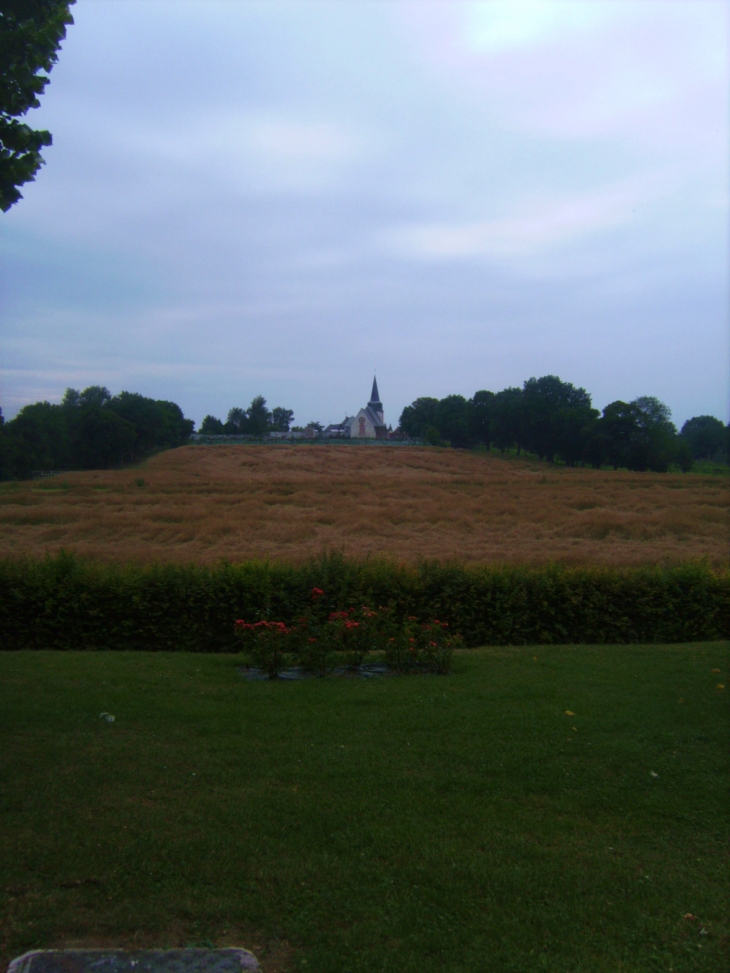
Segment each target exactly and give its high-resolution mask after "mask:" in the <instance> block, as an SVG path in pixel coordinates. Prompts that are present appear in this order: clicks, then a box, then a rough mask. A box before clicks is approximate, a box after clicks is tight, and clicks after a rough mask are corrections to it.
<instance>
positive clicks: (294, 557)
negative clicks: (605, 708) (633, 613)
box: [0, 445, 730, 566]
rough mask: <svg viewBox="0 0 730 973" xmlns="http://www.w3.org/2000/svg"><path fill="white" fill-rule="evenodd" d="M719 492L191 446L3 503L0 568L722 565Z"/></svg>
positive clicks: (722, 495)
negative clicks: (44, 564) (50, 556)
mask: <svg viewBox="0 0 730 973" xmlns="http://www.w3.org/2000/svg"><path fill="white" fill-rule="evenodd" d="M728 486H729V485H728V481H727V479H725V478H719V477H709V476H708V477H704V476H695V475H682V474H676V475H675V474H654V473H628V472H618V473H614V472H608V471H594V470H582V469H580V470H578V469H567V468H551V467H548V466H546V465H544V464H539V463H534V462H529V461H525V460H515V459H504V458H502V457H500V456H498V455H487V454H485V453H482V454H479V453H470V452H460V451H455V450H448V449H444V450H441V449H426V448H423V449H420V448H377V447H348V446H309V445H307V446H287V445H282V446H219V447H204V446H188V447H184V448H182V449H177V450H172V451H169V452H165V453H162V454H160V455H158V456H156V457H154V458H153V459H151V460H149V461H148V462H147V463H146V464H145V465H144V466H142V467H141V468H140V469H138V470H116V471H107V472H99V471H91V472H86V473H71V474H67V475H65V476H63V477H57V478H53V479H48V480H45V481H33V482H29V483H19V484H17V483H16V484H3V485H2V487H1V488H0V522H1V523H2V532H1V534H0V555H17V554H32V555H42V554H44V553H46V552H49V553H55V552H57V551H58V550H59V549H60V548H65V549H67V550H71V551H75V552H77V553H79V554H83V555H87V556H90V557H93V558H95V559H100V560H105V561H118V562H119V561H137V562H149V561H154V560H159V561H199V562H213V561H217V560H220V559H221V558H227V559H228V560H231V561H241V560H245V559H248V558H269V559H286V560H290V561H301V560H303V559H306V558H307V557H309V556H311V555H316V554H319V553H321V552H323V551H326V550H328V551H342V552H343V553H344V554H345V555H347V556H352V557H364V556H368V555H385V556H387V557H392V558H395V559H398V560H401V561H407V560H414V559H417V558H438V559H441V560H449V559H458V560H460V561H468V562H512V563H515V562H521V563H531V564H540V563H544V562H546V561H551V560H553V561H559V562H563V563H566V564H604V565H615V566H619V565H623V566H632V565H647V564H674V563H678V562H681V561H687V560H689V559H694V558H706V559H707V561H708V563H710V564H711V565H714V566H721V565H725V564H727V563H728V560H729V558H728V537H729V534H728V512H729V508H730V490H729V488H728Z"/></svg>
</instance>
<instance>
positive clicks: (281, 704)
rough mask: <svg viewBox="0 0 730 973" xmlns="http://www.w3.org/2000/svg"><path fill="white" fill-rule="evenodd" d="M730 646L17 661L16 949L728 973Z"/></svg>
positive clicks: (11, 868) (10, 914)
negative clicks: (355, 674) (444, 672)
mask: <svg viewBox="0 0 730 973" xmlns="http://www.w3.org/2000/svg"><path fill="white" fill-rule="evenodd" d="M729 647H730V646H728V643H710V644H707V643H705V644H694V645H681V646H660V647H657V646H620V647H616V646H608V647H599V646H591V647H575V646H572V647H544V646H541V647H537V648H514V649H494V650H481V651H472V652H464V653H462V654H460V655H459V656H457V658H456V662H455V666H454V672H453V674H452V675H451V676H448V677H439V676H418V677H402V678H385V679H379V680H342V679H328V680H310V681H305V682H300V683H283V684H282V683H278V684H277V683H249V682H246V681H244V680H243V679H242V678H241V677H240V676H239V674H238V673H237V671H236V665H237V664H238V663H239V661H240V660H238V659H237V658H236V657H233V656H205V655H186V654H162V653H160V654H146V653H142V652H139V653H103V652H99V653H50V652H36V653H33V652H5V653H0V673H1V678H2V687H1V689H2V695H1V697H0V698H1V699H2V708H1V713H0V721H1V722H0V725H1V727H2V733H3V740H2V744H1V746H0V786H1V788H2V790H1V794H0V809H1V817H0V901H1V902H2V919H1V921H0V940H1V941H2V949H3V951H4V953H5V957H6V958H10V957H12V956H14V955H18V954H19V953H21V952H23V951H25V950H27V949H31V948H37V947H43V946H58V945H64V944H71V943H74V944H80V943H82V944H83V943H85V944H90V945H93V944H104V945H113V944H121V945H131V944H137V945H161V946H165V945H168V946H173V945H180V944H186V943H197V944H203V943H215V944H217V945H231V944H237V945H242V946H246V947H249V948H251V949H253V950H254V951H255V952H256V953H257V954H258V955H259V957H260V959H261V960H262V962H263V966H264V969H265V970H268V971H284V970H301V971H312V973H350V971H352V973H355V971H362V973H365V971H368V973H371V971H392V973H416V971H417V973H429V971H433V973H436V971H438V973H445V971H448V973H457V971H459V973H461V971H474V973H484V971H495V973H502V971H515V973H531V971H543V970H549V971H552V973H563V971H564V973H579V971H583V973H604V971H606V973H607V971H611V973H617V971H622V973H628V971H631V973H648V971H655V970H656V971H670V970H674V971H675V973H680V971H689V970H703V971H713V973H717V971H719V970H722V969H726V968H727V965H726V964H727V962H728V955H727V952H728V942H729V938H728V932H729V929H728V906H729V905H730V901H729V899H730V896H729V894H728V877H727V873H726V871H725V868H726V863H725V862H724V861H723V855H724V853H725V852H726V850H727V837H728V830H729V829H728V817H729V813H728V812H729V809H730V803H729V802H728V800H727V796H728V790H727V783H728V781H727V770H728V764H727V745H728V742H729V737H730V733H729V724H728V718H727V717H728V697H729V696H730V688H728V689H727V690H723V689H719V688H718V684H723V683H724V684H727V682H728V675H729V673H728V667H729V662H730V660H729V658H728V656H729V653H728V648H729ZM714 669H718V670H720V671H719V673H717V672H713V670H714ZM566 710H569V711H571V712H572V713H574V714H575V715H566ZM102 711H107V712H110V713H113V714H114V715H115V717H116V719H115V721H114V722H113V723H107V722H105V721H103V720H100V719H99V714H100V713H101V712H102ZM686 913H691V914H692V915H693V916H695V917H696V919H687V918H683V916H684V915H685V914H686Z"/></svg>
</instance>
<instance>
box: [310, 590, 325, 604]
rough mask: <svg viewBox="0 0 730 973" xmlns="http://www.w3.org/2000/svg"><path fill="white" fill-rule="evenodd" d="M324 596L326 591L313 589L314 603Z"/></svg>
mask: <svg viewBox="0 0 730 973" xmlns="http://www.w3.org/2000/svg"><path fill="white" fill-rule="evenodd" d="M323 594H324V591H322V589H321V588H312V601H316V600H317V599H318V598H321V597H322V595H323Z"/></svg>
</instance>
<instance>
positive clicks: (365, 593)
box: [0, 554, 730, 657]
mask: <svg viewBox="0 0 730 973" xmlns="http://www.w3.org/2000/svg"><path fill="white" fill-rule="evenodd" d="M314 587H316V588H317V589H318V590H319V591H321V592H323V593H322V594H321V595H318V596H317V598H316V599H315V600H314V601H313V600H312V589H313V588H314ZM363 605H373V606H386V608H387V609H388V611H390V612H392V614H393V616H394V617H395V618H396V619H403V618H404V617H407V616H409V615H411V616H414V617H415V618H416V619H425V620H430V619H431V620H432V619H439V620H440V621H441V622H447V623H448V626H449V627H448V631H451V632H459V633H461V635H462V636H463V638H464V643H465V645H467V646H476V645H486V644H491V645H520V644H535V643H542V644H550V643H555V644H557V643H581V642H583V643H615V642H633V643H636V642H647V643H648V642H687V641H701V640H710V639H720V638H727V637H728V636H730V572H728V571H727V570H726V571H720V572H713V571H711V570H710V569H709V568H707V567H705V566H704V565H702V564H694V565H687V566H684V567H676V568H653V569H620V570H619V569H608V568H592V569H591V568H564V567H558V566H549V567H543V568H526V567H524V568H520V567H471V566H464V565H459V564H441V563H435V562H424V563H422V564H420V565H416V566H404V565H398V564H395V563H392V562H386V561H348V560H345V559H343V558H341V557H322V558H319V559H317V560H314V561H311V562H309V563H308V564H305V565H300V566H295V565H291V564H271V563H265V562H253V561H250V562H245V563H243V564H239V565H232V564H227V563H223V564H220V565H218V566H215V567H204V566H199V565H164V564H161V565H154V566H150V567H140V566H136V565H126V566H122V567H118V566H113V565H100V564H94V563H91V562H88V561H84V560H82V559H79V558H76V557H73V556H72V555H69V554H62V555H59V556H56V557H48V558H44V559H39V560H33V559H30V558H27V559H6V560H4V561H0V632H2V634H3V639H2V646H3V648H6V649H26V648H27V649H34V648H38V649H48V648H53V649H144V650H148V651H156V650H164V651H175V650H186V651H196V652H235V651H238V650H239V649H240V644H239V642H238V640H237V638H236V636H235V634H234V630H233V625H232V622H233V621H234V620H235V619H236V618H243V619H246V620H247V621H248V620H250V621H251V622H257V621H262V620H271V619H277V620H280V621H281V622H283V623H284V624H285V625H286V626H287V628H289V627H290V626H293V625H295V624H296V619H298V618H301V617H303V616H305V615H306V614H307V613H308V612H309V613H310V614H311V619H312V624H313V625H314V624H316V625H318V626H321V625H323V624H324V623H325V622H326V621H327V619H328V618H329V616H330V615H331V614H332V613H333V612H345V611H346V612H348V613H349V612H350V610H351V609H352V606H363ZM360 611H361V609H360V608H356V609H355V615H349V614H348V617H350V618H352V619H354V620H355V621H359V616H357V617H356V615H357V612H360ZM378 612H379V613H380V614H381V615H382V617H380V618H379V620H378V625H381V626H386V625H387V617H388V616H387V613H386V614H383V613H381V610H380V608H378ZM374 630H375V629H374V628H373V629H372V631H374ZM350 631H353V630H352V629H351V630H350ZM368 631H371V629H368V628H367V626H365V627H364V628H363V633H364V634H363V638H365V637H366V633H367V632H368ZM309 637H317V636H316V635H312V634H311V633H310V636H309ZM388 637H394V636H392V635H389V636H388ZM414 637H415V636H414ZM343 644H344V643H343ZM350 648H351V650H352V653H353V657H355V656H356V654H357V652H358V651H360V649H359V646H358V643H357V640H354V639H353V640H352V644H351V646H350Z"/></svg>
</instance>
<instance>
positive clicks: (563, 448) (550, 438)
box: [400, 375, 730, 472]
mask: <svg viewBox="0 0 730 973" xmlns="http://www.w3.org/2000/svg"><path fill="white" fill-rule="evenodd" d="M400 428H401V431H402V432H403V433H405V434H406V435H408V436H413V437H418V438H421V439H425V440H426V442H428V443H432V444H434V445H451V446H455V447H457V448H462V449H468V448H471V447H474V446H478V445H483V446H486V447H487V448H490V447H491V446H495V447H496V448H497V449H499V450H500V451H501V452H505V451H507V450H508V449H516V450H517V453H518V455H519V454H520V453H522V452H523V451H524V452H529V453H533V454H534V455H536V456H537V457H539V458H540V459H542V460H546V461H548V462H554V461H555V460H562V461H563V462H564V463H566V464H567V465H568V466H575V465H577V464H581V465H584V466H593V467H595V468H600V467H601V466H613V468H614V469H618V468H619V467H623V468H626V469H629V470H639V471H641V470H653V471H655V472H664V471H666V470H667V469H668V468H669V466H670V464H675V463H676V464H677V465H679V467H680V468H681V469H682V470H684V471H685V472H686V471H688V470H690V469H691V468H692V465H693V462H694V461H695V460H701V459H718V460H721V461H724V462H727V460H728V453H729V452H730V426H724V425H723V424H722V422H720V420H719V419H716V418H715V417H714V416H695V417H694V418H692V419H689V420H688V421H687V422H685V423H684V425H683V426H682V430H681V432H679V433H678V432H677V429H676V426H675V425H674V423H673V422H672V421H671V412H670V410H669V408H668V406H666V405H665V404H664V403H663V402H660V401H659V400H658V399H656V398H654V397H652V396H647V395H644V396H640V397H639V398H637V399H634V400H633V401H631V402H623V401H621V400H617V401H615V402H611V403H610V404H609V405H607V406H606V408H605V409H604V410H603V412H599V410H598V409H594V408H593V406H592V404H591V396H590V395H589V394H588V392H586V390H585V389H583V388H576V387H575V386H574V385H571V384H570V382H563V381H561V380H560V379H559V378H558V377H557V376H555V375H545V376H543V377H542V378H530V379H528V380H527V381H526V382H524V383H523V385H522V388H507V389H503V390H502V391H501V392H488V391H484V390H483V391H479V392H475V393H474V395H473V396H472V398H470V399H467V398H465V397H464V396H463V395H448V396H446V398H444V399H436V398H419V399H416V401H415V402H413V403H412V404H411V405H409V406H406V408H405V409H404V410H403V413H402V414H401V417H400Z"/></svg>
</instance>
